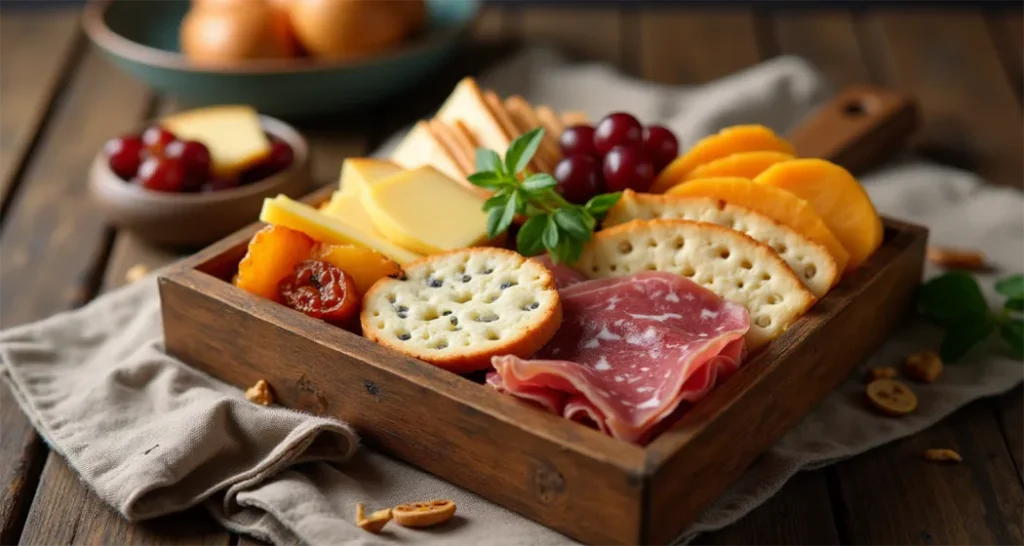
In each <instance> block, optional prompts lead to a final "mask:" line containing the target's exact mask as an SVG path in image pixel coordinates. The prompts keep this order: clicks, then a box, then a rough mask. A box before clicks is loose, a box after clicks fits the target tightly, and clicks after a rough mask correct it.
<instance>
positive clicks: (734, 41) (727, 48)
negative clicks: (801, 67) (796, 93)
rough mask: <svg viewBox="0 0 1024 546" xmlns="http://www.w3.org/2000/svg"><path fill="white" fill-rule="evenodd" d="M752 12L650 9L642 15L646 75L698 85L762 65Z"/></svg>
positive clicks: (642, 72)
mask: <svg viewBox="0 0 1024 546" xmlns="http://www.w3.org/2000/svg"><path fill="white" fill-rule="evenodd" d="M756 30H757V25H756V21H755V18H754V15H753V13H752V12H750V11H746V10H743V11H741V10H735V11H703V10H700V11H698V10H685V11H684V10H672V9H658V10H647V11H644V12H642V13H641V14H640V31H639V40H640V55H641V59H640V75H641V76H642V77H644V78H645V79H649V80H654V81H657V82H662V83H681V84H693V83H702V82H706V81H708V80H712V79H715V78H719V77H722V76H725V75H728V74H731V73H733V72H735V71H737V70H741V69H743V68H747V67H749V66H751V65H753V64H756V63H757V62H758V61H760V60H761V54H760V50H759V47H758V44H757V39H756V36H757V32H756Z"/></svg>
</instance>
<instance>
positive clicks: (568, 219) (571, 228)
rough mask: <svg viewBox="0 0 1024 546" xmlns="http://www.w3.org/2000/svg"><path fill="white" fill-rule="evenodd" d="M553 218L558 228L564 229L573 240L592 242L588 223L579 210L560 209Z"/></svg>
mask: <svg viewBox="0 0 1024 546" xmlns="http://www.w3.org/2000/svg"><path fill="white" fill-rule="evenodd" d="M553 216H554V218H555V223H557V224H558V227H560V228H562V229H563V230H564V231H565V232H566V233H568V234H569V235H570V236H572V238H573V239H577V240H580V241H588V240H590V234H591V231H590V228H589V227H587V221H586V220H585V219H584V218H583V214H582V213H581V212H579V211H578V209H558V210H556V211H555V213H554V214H553Z"/></svg>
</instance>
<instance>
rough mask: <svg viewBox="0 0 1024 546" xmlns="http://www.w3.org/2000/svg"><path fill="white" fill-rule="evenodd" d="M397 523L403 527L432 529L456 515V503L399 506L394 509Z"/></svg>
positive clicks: (445, 501) (434, 502)
mask: <svg viewBox="0 0 1024 546" xmlns="http://www.w3.org/2000/svg"><path fill="white" fill-rule="evenodd" d="M394 515H395V523H397V524H399V525H401V526H402V527H431V526H434V525H438V524H440V523H444V522H446V521H448V520H450V519H451V518H452V516H454V515H455V501H450V500H431V501H426V502H410V503H407V504H399V505H398V506H396V507H395V509H394Z"/></svg>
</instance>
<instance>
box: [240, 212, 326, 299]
mask: <svg viewBox="0 0 1024 546" xmlns="http://www.w3.org/2000/svg"><path fill="white" fill-rule="evenodd" d="M314 246H316V242H315V241H313V239H311V238H310V237H309V236H308V235H306V234H305V233H302V232H301V231H295V230H293V229H288V228H286V227H281V226H267V227H265V228H263V229H261V230H259V231H257V232H256V235H253V237H252V239H250V240H249V250H248V252H246V254H245V257H244V258H242V261H241V262H239V264H238V276H237V278H236V279H235V286H237V287H239V288H241V289H242V290H245V291H247V292H251V293H253V294H256V295H257V296H260V297H264V298H267V299H270V300H274V301H278V294H277V285H278V284H279V283H280V282H281V281H282V280H283V279H284V278H285V277H287V276H289V275H291V274H292V273H294V272H295V266H297V265H298V264H299V262H301V261H303V260H308V259H309V257H310V253H311V252H312V251H313V248H314Z"/></svg>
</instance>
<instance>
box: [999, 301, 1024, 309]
mask: <svg viewBox="0 0 1024 546" xmlns="http://www.w3.org/2000/svg"><path fill="white" fill-rule="evenodd" d="M1003 309H1006V310H1009V311H1024V298H1010V299H1008V300H1006V303H1005V304H1004V305H1003Z"/></svg>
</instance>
